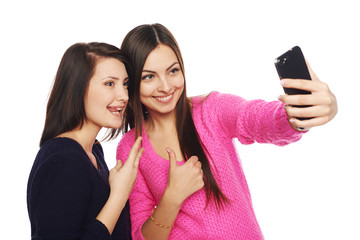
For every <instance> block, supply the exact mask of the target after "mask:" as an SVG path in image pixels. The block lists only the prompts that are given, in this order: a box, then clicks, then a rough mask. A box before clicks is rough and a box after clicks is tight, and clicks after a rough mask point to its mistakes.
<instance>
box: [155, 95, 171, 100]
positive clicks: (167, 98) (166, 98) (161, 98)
mask: <svg viewBox="0 0 360 240" xmlns="http://www.w3.org/2000/svg"><path fill="white" fill-rule="evenodd" d="M171 97H172V94H171V95H169V96H167V97H156V98H157V99H159V100H160V101H163V102H166V101H168V100H169V99H170V98H171Z"/></svg>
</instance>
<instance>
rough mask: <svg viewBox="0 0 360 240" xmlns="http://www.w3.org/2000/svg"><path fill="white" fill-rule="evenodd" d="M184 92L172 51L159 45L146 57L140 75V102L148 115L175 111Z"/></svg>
mask: <svg viewBox="0 0 360 240" xmlns="http://www.w3.org/2000/svg"><path fill="white" fill-rule="evenodd" d="M183 90H184V75H183V73H182V71H181V68H180V64H179V62H178V59H177V57H176V55H175V53H174V51H173V50H172V49H171V48H170V47H168V46H167V45H164V44H160V45H159V46H157V47H156V48H155V49H154V50H153V51H152V52H151V53H150V54H149V56H148V58H147V59H146V61H145V65H144V68H143V71H142V75H141V82H140V101H141V103H142V104H144V105H145V107H146V109H147V110H148V112H149V114H150V115H153V114H159V113H160V114H169V113H173V112H174V110H175V106H176V103H177V102H178V100H179V98H180V96H181V94H182V92H183Z"/></svg>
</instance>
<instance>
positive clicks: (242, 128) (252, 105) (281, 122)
mask: <svg viewBox="0 0 360 240" xmlns="http://www.w3.org/2000/svg"><path fill="white" fill-rule="evenodd" d="M206 106H208V107H209V108H212V109H213V111H214V112H215V113H216V114H214V115H216V116H217V121H218V122H219V124H220V126H221V127H222V129H223V131H224V132H225V133H226V134H227V135H228V136H230V137H231V138H235V137H236V138H238V139H239V141H240V142H241V143H243V144H251V143H254V142H258V143H272V144H275V145H279V146H283V145H286V144H289V143H292V142H295V141H298V140H299V139H300V138H301V136H302V134H303V133H302V132H298V131H296V130H294V129H293V128H292V127H291V126H290V124H289V122H288V120H287V115H286V112H285V110H284V109H283V103H282V102H280V101H273V102H266V101H264V100H251V101H248V100H245V99H243V98H241V97H238V96H235V95H231V94H221V93H218V92H214V93H212V94H211V95H210V96H209V101H208V104H207V105H206ZM210 112H212V111H210ZM214 112H212V113H214ZM212 113H209V114H212Z"/></svg>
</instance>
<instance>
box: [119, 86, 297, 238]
mask: <svg viewBox="0 0 360 240" xmlns="http://www.w3.org/2000/svg"><path fill="white" fill-rule="evenodd" d="M192 100H193V117H194V122H195V126H196V129H197V131H198V133H199V135H200V138H201V140H202V142H203V143H204V145H205V146H206V148H207V150H208V151H209V153H210V155H211V158H210V160H209V161H210V166H211V169H212V173H213V175H214V178H215V179H216V181H217V183H218V185H219V186H220V188H221V190H222V192H223V193H224V194H225V195H226V196H227V197H228V198H229V199H230V201H231V204H230V205H225V206H226V207H225V209H224V210H219V211H218V210H217V209H216V207H215V204H214V203H210V204H209V205H208V206H207V208H205V205H206V195H205V190H204V189H201V190H199V191H198V192H196V193H194V194H193V195H191V196H190V197H189V198H187V199H186V200H185V201H184V203H183V205H182V206H181V209H180V212H179V214H178V216H177V218H176V220H175V224H174V227H173V228H172V230H171V233H170V238H169V239H176V240H180V239H196V240H201V239H204V240H205V239H206V240H209V239H214V240H215V239H216V240H219V239H229V240H234V239H246V240H250V239H256V240H257V239H263V235H262V233H261V230H260V227H259V225H258V222H257V220H256V217H255V213H254V210H253V207H252V202H251V196H250V191H249V188H248V185H247V182H246V179H245V176H244V173H243V169H242V167H241V163H240V160H239V158H238V156H237V154H236V150H235V148H234V144H233V138H237V139H238V140H239V141H240V142H241V143H242V144H251V143H254V142H259V143H272V144H276V145H280V146H282V145H286V144H288V143H291V142H295V141H297V140H299V139H300V138H301V133H300V132H297V131H295V130H294V129H292V128H291V127H290V125H289V123H288V122H287V116H286V113H285V111H284V109H283V108H282V106H283V104H282V103H281V102H278V101H275V102H265V101H262V100H253V101H246V100H244V99H242V98H240V97H237V96H234V95H230V94H221V93H218V92H213V93H211V94H210V95H209V96H208V97H207V98H206V99H205V101H203V97H194V98H192ZM134 140H135V136H134V131H133V130H131V131H129V132H128V133H126V134H125V135H124V136H123V138H122V139H121V141H120V143H119V145H118V148H117V159H121V160H122V161H125V160H126V159H127V156H128V154H129V151H130V148H131V146H132V144H133V143H134ZM142 143H143V147H144V148H145V152H144V153H143V155H142V157H141V159H140V164H139V173H138V178H137V180H136V183H135V186H134V189H133V191H132V193H131V195H130V213H131V224H132V235H133V239H144V238H143V236H142V234H141V227H142V225H143V223H144V222H145V221H146V219H148V218H149V217H150V215H151V212H152V210H153V209H154V207H155V206H156V205H157V204H158V202H159V201H160V199H161V197H162V195H163V192H164V191H165V188H166V184H167V179H168V170H169V161H168V160H166V159H163V158H161V157H160V156H158V155H157V154H156V153H155V151H154V149H153V147H152V145H151V143H150V141H149V138H148V136H147V135H146V132H145V130H144V131H143V140H142Z"/></svg>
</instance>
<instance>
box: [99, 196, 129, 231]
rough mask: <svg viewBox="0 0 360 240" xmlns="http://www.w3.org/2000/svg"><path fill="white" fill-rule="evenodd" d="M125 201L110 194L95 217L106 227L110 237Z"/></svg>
mask: <svg viewBox="0 0 360 240" xmlns="http://www.w3.org/2000/svg"><path fill="white" fill-rule="evenodd" d="M126 201H127V199H126V198H123V197H121V196H119V195H115V194H111V193H110V196H109V198H108V200H107V202H106V203H105V205H104V207H103V208H102V209H101V211H100V213H99V214H98V216H97V217H96V219H97V220H99V221H100V222H102V223H103V224H104V225H105V226H106V228H107V229H108V231H109V233H110V235H111V234H112V232H113V230H114V228H115V225H116V223H117V221H118V219H119V217H120V214H121V212H122V210H123V208H124V206H125V204H126Z"/></svg>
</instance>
